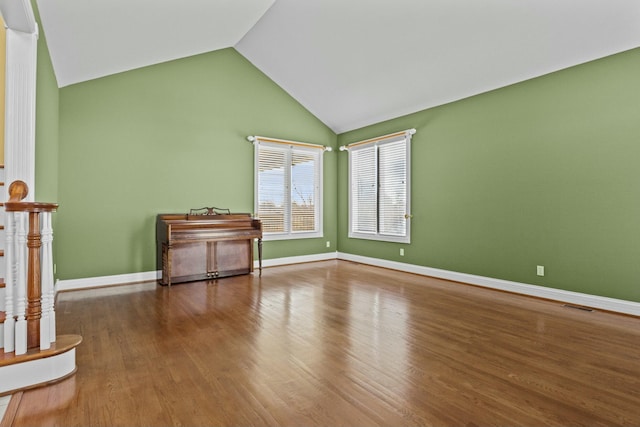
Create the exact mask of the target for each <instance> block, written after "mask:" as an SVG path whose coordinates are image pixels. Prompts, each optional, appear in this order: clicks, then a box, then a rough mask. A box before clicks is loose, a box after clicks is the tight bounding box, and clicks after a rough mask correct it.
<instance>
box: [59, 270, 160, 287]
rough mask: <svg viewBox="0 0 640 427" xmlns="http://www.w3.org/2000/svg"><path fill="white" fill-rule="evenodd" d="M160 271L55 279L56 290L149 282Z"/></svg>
mask: <svg viewBox="0 0 640 427" xmlns="http://www.w3.org/2000/svg"><path fill="white" fill-rule="evenodd" d="M160 274H161V272H160V271H145V272H142V273H131V274H117V275H114V276H99V277H88V278H85V279H70V280H57V281H56V287H55V288H56V292H60V291H72V290H77V289H87V288H100V287H103V286H113V285H124V284H125V283H135V282H150V281H152V280H158V279H159V278H160Z"/></svg>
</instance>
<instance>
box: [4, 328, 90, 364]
mask: <svg viewBox="0 0 640 427" xmlns="http://www.w3.org/2000/svg"><path fill="white" fill-rule="evenodd" d="M81 342H82V337H81V336H80V335H58V336H56V341H55V342H52V343H51V348H50V349H47V350H40V349H39V348H31V349H29V350H27V353H26V354H21V355H19V356H16V355H15V354H14V353H0V367H3V366H9V365H13V364H16V363H22V362H27V361H30V360H38V359H45V358H47V357H51V356H55V355H59V354H61V353H65V352H67V351H69V350H71V349H73V348H75V347H77V346H78V345H79V344H80V343H81Z"/></svg>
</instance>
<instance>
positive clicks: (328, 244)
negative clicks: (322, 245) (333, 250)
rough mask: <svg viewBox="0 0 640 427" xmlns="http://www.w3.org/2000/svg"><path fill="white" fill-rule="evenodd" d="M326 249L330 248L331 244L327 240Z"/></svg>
mask: <svg viewBox="0 0 640 427" xmlns="http://www.w3.org/2000/svg"><path fill="white" fill-rule="evenodd" d="M327 247H328V248H330V247H331V242H330V241H328V240H327Z"/></svg>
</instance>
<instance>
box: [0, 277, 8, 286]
mask: <svg viewBox="0 0 640 427" xmlns="http://www.w3.org/2000/svg"><path fill="white" fill-rule="evenodd" d="M6 286H7V285H6V284H5V283H4V277H0V288H4V287H6Z"/></svg>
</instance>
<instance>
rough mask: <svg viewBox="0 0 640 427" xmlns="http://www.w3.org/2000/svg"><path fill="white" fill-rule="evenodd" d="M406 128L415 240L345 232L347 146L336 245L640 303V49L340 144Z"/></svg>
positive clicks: (341, 164)
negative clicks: (411, 131) (410, 134)
mask: <svg viewBox="0 0 640 427" xmlns="http://www.w3.org/2000/svg"><path fill="white" fill-rule="evenodd" d="M407 128H416V129H417V134H416V135H415V136H414V138H413V142H412V174H411V178H412V214H413V220H412V236H411V244H409V245H399V244H392V243H382V242H371V241H363V240H357V239H350V238H348V237H347V235H348V233H347V221H348V207H347V204H348V184H347V182H348V175H347V167H348V165H347V154H346V153H342V155H341V156H340V157H339V159H338V182H339V183H340V185H339V187H338V212H339V214H338V224H339V228H338V236H339V241H338V248H339V250H340V251H342V252H347V253H352V254H358V255H363V256H370V257H376V258H382V259H387V260H393V261H400V262H406V263H411V264H416V265H421V266H429V267H435V268H441V269H446V270H452V271H457V272H464V273H470V274H476V275H481V276H487V277H493V278H500V279H506V280H512V281H517V282H523V283H529V284H536V285H542V286H547V287H552V288H558V289H564V290H569V291H577V292H583V293H587V294H593V295H600V296H607V297H613V298H620V299H625V300H630V301H640V261H639V260H640V239H639V238H638V235H639V233H640V167H639V166H638V159H640V49H635V50H631V51H628V52H624V53H621V54H618V55H614V56H611V57H607V58H604V59H602V60H598V61H594V62H590V63H587V64H583V65H580V66H577V67H573V68H570V69H566V70H563V71H560V72H556V73H553V74H549V75H546V76H543V77H540V78H536V79H533V80H529V81H526V82H523V83H519V84H516V85H512V86H509V87H506V88H502V89H499V90H495V91H492V92H489V93H485V94H482V95H478V96H474V97H471V98H468V99H464V100H461V101H458V102H454V103H451V104H447V105H444V106H441V107H437V108H432V109H428V110H424V111H421V112H418V113H415V114H411V115H407V116H404V117H400V118H397V119H394V120H390V121H386V122H383V123H378V124H375V125H373V126H369V127H366V128H363V129H358V130H355V131H352V132H348V133H344V134H341V135H339V136H338V144H339V145H342V144H348V143H350V142H354V141H358V140H362V139H366V138H369V137H374V136H378V135H383V134H386V133H390V132H393V131H398V130H403V129H407ZM400 247H404V248H405V256H404V257H401V256H399V248H400ZM536 265H544V266H545V268H546V274H545V276H544V277H538V276H537V275H536Z"/></svg>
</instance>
